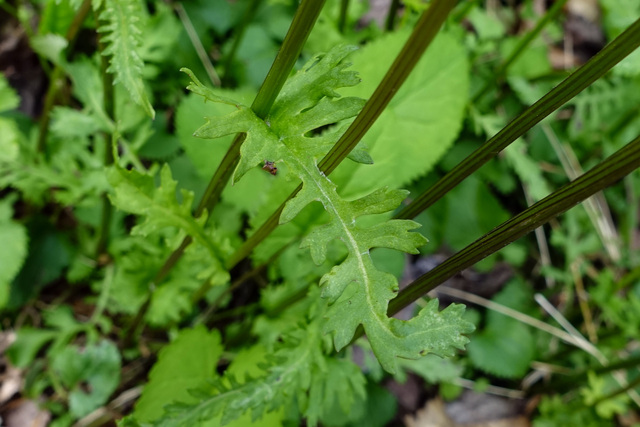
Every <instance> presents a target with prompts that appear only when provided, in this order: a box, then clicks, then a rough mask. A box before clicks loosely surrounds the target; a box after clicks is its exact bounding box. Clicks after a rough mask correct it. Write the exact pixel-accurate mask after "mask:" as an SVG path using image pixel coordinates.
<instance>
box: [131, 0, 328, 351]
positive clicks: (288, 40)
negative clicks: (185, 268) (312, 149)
mask: <svg viewBox="0 0 640 427" xmlns="http://www.w3.org/2000/svg"><path fill="white" fill-rule="evenodd" d="M324 3H325V0H303V1H302V3H301V4H300V6H299V7H298V10H297V11H296V14H295V16H294V17H293V21H292V22H291V26H290V27H289V31H288V32H287V35H286V36H285V39H284V41H283V43H282V47H281V48H280V51H279V52H278V55H277V56H276V59H275V61H274V62H273V65H272V66H271V69H270V70H269V73H268V74H267V77H266V78H265V80H264V82H263V83H262V86H261V87H260V90H259V91H258V94H257V95H256V98H255V99H254V101H253V104H251V109H252V110H253V112H254V113H255V114H256V115H257V116H258V117H261V118H265V117H266V116H267V114H268V113H269V110H270V109H271V106H272V105H273V103H274V102H275V100H276V97H277V96H278V93H280V90H281V89H282V86H284V82H285V81H286V80H287V78H288V77H289V73H290V72H291V69H292V68H293V66H294V65H295V63H296V61H297V60H298V57H299V56H300V52H301V51H302V47H303V46H304V43H305V42H306V41H307V38H308V37H309V34H310V33H311V30H312V29H313V25H314V23H315V22H316V20H317V19H318V16H319V15H320V11H321V10H322V6H323V5H324ZM244 139H245V134H243V133H240V134H238V135H236V137H235V138H234V140H233V142H232V143H231V146H230V147H229V149H228V150H227V152H226V154H225V155H224V158H223V159H222V162H220V165H219V166H218V169H217V170H216V172H215V173H214V175H213V177H212V178H211V180H210V181H209V184H208V186H207V189H206V190H205V193H204V195H203V196H202V199H201V200H200V203H199V204H198V207H197V208H196V211H195V216H196V217H200V216H201V215H202V214H203V213H204V211H205V209H206V210H208V211H211V209H213V207H214V206H215V205H216V203H217V202H218V200H219V199H220V195H221V194H222V190H223V189H224V188H225V186H226V185H227V182H228V181H229V178H231V174H232V173H233V170H234V169H235V167H236V165H237V164H238V161H239V159H240V146H241V145H242V143H243V142H244ZM191 242H192V239H191V237H189V236H187V237H185V238H184V240H183V241H182V243H181V244H180V246H178V248H177V249H176V250H174V251H173V253H172V254H171V255H170V256H169V258H167V260H166V261H165V263H164V264H163V266H162V267H161V268H160V271H159V272H158V274H157V275H156V277H155V278H154V282H153V285H154V286H155V285H157V284H159V283H160V282H161V281H162V280H163V279H164V278H165V277H166V276H167V274H169V272H170V271H171V269H172V268H173V266H174V265H175V264H176V263H177V262H178V260H179V259H180V258H181V257H182V254H183V253H184V251H185V249H186V248H187V247H188V246H189V245H190V244H191ZM150 304H151V296H150V295H149V296H148V297H147V300H146V301H145V302H144V304H143V305H142V307H141V308H140V310H139V311H138V313H137V314H136V317H135V318H134V320H133V322H132V323H131V325H130V326H129V329H128V330H127V332H126V338H125V342H126V343H130V342H131V340H132V338H133V336H134V335H136V334H137V331H138V330H139V329H140V328H141V325H142V320H143V318H144V316H145V314H146V312H147V310H148V309H149V306H150Z"/></svg>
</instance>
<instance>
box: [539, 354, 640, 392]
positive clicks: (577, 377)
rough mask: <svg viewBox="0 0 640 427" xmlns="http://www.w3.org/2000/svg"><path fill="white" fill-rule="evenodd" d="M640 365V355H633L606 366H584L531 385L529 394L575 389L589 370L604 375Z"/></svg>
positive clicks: (583, 381) (583, 380)
mask: <svg viewBox="0 0 640 427" xmlns="http://www.w3.org/2000/svg"><path fill="white" fill-rule="evenodd" d="M639 366H640V355H635V356H631V357H629V358H627V359H623V360H618V361H615V362H612V363H609V364H608V365H605V366H598V367H595V368H582V369H580V370H579V371H578V372H575V373H573V374H570V375H566V376H562V377H558V378H557V379H556V380H553V379H552V380H551V381H549V382H548V383H539V384H536V385H534V386H533V387H531V389H530V390H528V393H529V394H545V393H548V392H556V393H562V392H565V391H568V390H572V389H575V388H576V386H577V385H579V384H581V383H586V381H585V378H586V375H587V373H588V372H590V371H591V372H595V373H596V374H599V375H602V374H606V373H609V372H614V371H619V370H623V369H632V368H637V367H639Z"/></svg>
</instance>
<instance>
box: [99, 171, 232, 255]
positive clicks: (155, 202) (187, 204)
mask: <svg viewBox="0 0 640 427" xmlns="http://www.w3.org/2000/svg"><path fill="white" fill-rule="evenodd" d="M107 177H108V179H109V183H110V184H111V185H112V186H113V188H114V191H113V192H112V193H111V194H110V195H109V198H110V199H111V203H112V204H113V205H114V206H115V207H117V208H118V209H121V210H123V211H125V212H130V213H133V214H136V215H141V216H144V217H146V218H145V221H144V222H143V223H141V224H138V225H136V226H135V227H134V229H133V230H132V233H133V234H138V235H142V236H146V235H148V234H150V233H152V232H156V231H158V230H160V229H162V228H164V227H176V228H178V229H180V230H183V231H184V232H186V233H187V234H188V235H190V236H191V237H193V238H194V240H195V241H196V242H198V243H199V244H201V245H202V246H203V247H205V248H206V250H207V251H208V252H209V254H210V256H211V259H212V260H214V261H217V262H220V260H222V259H223V256H222V254H221V253H220V251H219V249H218V247H217V246H216V245H215V244H214V243H213V242H212V241H211V239H210V238H209V237H208V236H207V235H206V233H205V231H204V228H203V227H204V223H205V222H206V218H207V215H206V213H205V214H204V215H202V216H201V217H200V218H198V219H197V220H196V219H194V218H193V216H192V215H191V205H192V203H193V192H190V191H186V190H182V204H180V203H178V201H177V200H176V186H177V182H176V181H174V180H173V178H172V176H171V169H170V168H169V166H168V165H166V164H165V165H164V167H163V168H162V170H161V172H160V186H159V187H157V188H156V186H155V183H154V178H153V176H151V175H144V174H142V173H140V172H137V171H135V170H130V171H128V170H125V169H122V168H121V167H119V166H117V165H116V166H113V167H111V168H110V169H109V170H108V172H107Z"/></svg>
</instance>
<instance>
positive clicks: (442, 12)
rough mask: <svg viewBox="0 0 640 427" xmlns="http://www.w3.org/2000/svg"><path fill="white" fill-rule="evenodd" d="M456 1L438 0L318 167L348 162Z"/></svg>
mask: <svg viewBox="0 0 640 427" xmlns="http://www.w3.org/2000/svg"><path fill="white" fill-rule="evenodd" d="M455 3H456V2H455V1H451V0H434V1H433V2H432V3H431V5H430V6H429V9H428V10H427V11H426V12H424V13H423V14H422V16H421V17H420V20H419V21H418V23H417V24H416V26H415V28H414V29H413V32H412V33H411V36H410V37H409V39H408V40H407V42H406V43H405V45H404V47H403V48H402V51H401V52H400V54H399V55H398V56H397V57H396V59H395V61H394V62H393V64H392V65H391V67H390V68H389V70H388V71H387V74H386V75H385V76H384V78H383V79H382V82H381V83H380V85H378V87H377V88H376V90H375V92H374V93H373V95H371V98H369V101H368V102H367V103H366V104H365V106H364V108H363V109H362V111H361V112H360V114H358V116H357V117H356V119H355V120H354V121H353V123H351V126H349V128H348V129H347V131H346V132H345V133H344V134H343V135H342V137H341V138H340V140H338V142H337V143H336V144H335V145H334V146H333V148H332V149H331V151H329V153H327V155H326V156H325V157H324V158H323V159H322V161H321V162H320V164H319V165H318V168H319V169H320V170H321V171H322V172H324V173H325V175H329V174H330V173H331V172H333V171H334V169H335V168H336V167H338V165H339V164H340V162H342V160H344V158H345V157H347V155H348V154H349V153H350V152H351V150H353V148H354V147H355V146H356V145H357V144H358V142H360V140H361V139H362V137H363V136H364V134H365V133H366V132H367V131H368V130H369V128H371V126H372V125H373V123H374V122H375V121H376V119H377V118H378V117H379V116H380V114H382V111H384V109H385V108H386V106H387V104H389V102H390V101H391V99H392V98H393V96H394V95H395V94H396V93H397V91H398V90H399V89H400V87H401V86H402V84H403V83H404V81H405V80H406V78H407V77H408V76H409V73H411V70H413V68H414V67H415V65H416V64H417V62H418V60H419V59H420V58H421V57H422V54H423V53H424V52H425V50H426V49H427V47H428V46H429V45H430V44H431V41H433V39H434V38H435V36H436V34H438V31H439V30H440V27H441V26H442V24H443V23H444V21H445V19H446V18H447V16H448V14H449V12H450V11H451V9H453V7H454V6H455ZM301 188H302V187H301V186H298V188H296V190H295V191H294V192H293V193H292V194H291V195H289V197H288V198H287V200H286V201H285V202H284V203H283V204H282V205H280V207H278V209H277V210H276V211H275V212H274V213H273V214H272V215H271V216H270V217H269V219H267V221H266V222H265V223H264V224H262V226H260V228H259V229H258V230H257V231H256V232H255V233H253V235H251V237H249V239H247V241H245V243H244V244H243V245H242V246H241V247H240V249H238V251H236V253H235V254H234V255H233V256H232V257H231V258H230V259H229V262H228V263H227V267H229V268H230V267H233V266H234V265H236V264H238V263H239V262H240V261H242V260H243V259H244V258H246V257H247V256H248V255H249V254H250V253H251V251H253V249H254V248H255V247H256V246H258V244H259V243H260V242H262V240H264V239H265V237H267V236H268V235H269V234H270V233H271V232H272V231H273V230H274V229H275V228H276V227H277V225H278V218H279V217H280V214H281V213H282V210H283V209H284V205H285V203H286V202H287V201H288V200H290V199H292V198H293V197H294V196H295V195H296V194H297V193H298V191H300V189H301Z"/></svg>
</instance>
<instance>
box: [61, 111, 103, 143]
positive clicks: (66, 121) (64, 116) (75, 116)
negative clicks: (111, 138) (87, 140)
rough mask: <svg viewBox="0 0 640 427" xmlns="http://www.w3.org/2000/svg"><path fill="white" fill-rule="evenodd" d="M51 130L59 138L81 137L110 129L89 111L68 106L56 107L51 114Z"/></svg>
mask: <svg viewBox="0 0 640 427" xmlns="http://www.w3.org/2000/svg"><path fill="white" fill-rule="evenodd" d="M51 119H52V123H51V132H52V133H53V134H54V135H55V136H57V137H58V138H61V139H65V138H80V137H88V136H90V135H93V134H94V133H96V132H97V131H99V130H109V128H105V126H104V125H103V124H102V123H101V122H100V120H99V119H98V118H97V117H95V116H93V115H92V114H90V113H89V112H86V111H85V112H82V111H78V110H74V109H72V108H66V107H54V109H53V111H52V114H51Z"/></svg>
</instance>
